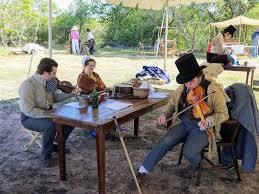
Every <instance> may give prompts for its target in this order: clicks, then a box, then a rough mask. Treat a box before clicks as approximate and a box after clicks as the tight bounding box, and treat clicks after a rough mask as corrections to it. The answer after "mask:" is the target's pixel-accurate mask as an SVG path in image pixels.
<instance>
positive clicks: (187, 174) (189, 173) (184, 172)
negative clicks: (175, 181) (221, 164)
mask: <svg viewBox="0 0 259 194" xmlns="http://www.w3.org/2000/svg"><path fill="white" fill-rule="evenodd" d="M197 174H198V168H193V167H191V166H187V167H185V168H183V169H181V170H180V171H179V176H180V177H183V178H187V179H191V178H193V177H195V176H197Z"/></svg>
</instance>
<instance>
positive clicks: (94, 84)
mask: <svg viewBox="0 0 259 194" xmlns="http://www.w3.org/2000/svg"><path fill="white" fill-rule="evenodd" d="M82 64H83V66H84V69H83V72H82V73H80V74H79V76H78V78H77V84H78V87H79V88H81V89H82V91H83V92H84V93H86V94H90V93H92V92H93V90H94V88H96V90H97V91H102V90H105V89H106V86H105V84H104V83H103V81H102V79H101V77H100V76H99V75H98V74H97V73H95V72H94V69H95V67H96V62H95V60H94V59H91V58H90V57H88V56H85V57H84V58H83V60H82Z"/></svg>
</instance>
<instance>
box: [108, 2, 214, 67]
mask: <svg viewBox="0 0 259 194" xmlns="http://www.w3.org/2000/svg"><path fill="white" fill-rule="evenodd" d="M211 1H212V0H106V2H107V3H109V4H113V5H120V4H122V5H123V6H124V7H131V8H139V9H152V10H163V9H164V10H165V46H164V47H165V52H164V69H166V65H167V37H168V8H169V7H173V6H176V5H188V4H192V3H194V4H200V3H208V2H211ZM163 21H164V20H163ZM162 27H163V26H162ZM162 27H161V30H162Z"/></svg>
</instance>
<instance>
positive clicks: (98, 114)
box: [52, 97, 169, 193]
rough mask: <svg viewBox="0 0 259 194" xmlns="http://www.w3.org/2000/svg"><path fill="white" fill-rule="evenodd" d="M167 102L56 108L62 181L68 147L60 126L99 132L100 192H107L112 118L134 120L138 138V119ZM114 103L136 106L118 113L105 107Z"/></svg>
mask: <svg viewBox="0 0 259 194" xmlns="http://www.w3.org/2000/svg"><path fill="white" fill-rule="evenodd" d="M168 100H169V97H167V98H165V99H148V98H147V99H123V100H122V99H116V100H115V99H108V100H107V101H106V102H104V103H101V104H100V105H99V107H98V109H92V107H91V106H89V107H88V108H87V109H86V108H81V109H79V108H75V107H71V106H67V105H63V106H61V107H59V108H57V109H54V110H53V112H52V115H53V116H54V118H53V120H54V122H55V124H56V129H57V136H58V143H59V148H60V149H59V153H58V156H59V169H60V179H61V180H66V159H65V144H64V138H63V136H64V132H63V130H62V127H61V126H62V124H66V125H70V126H75V127H81V128H88V129H89V128H90V129H91V128H95V129H96V132H97V136H96V153H97V166H98V181H99V193H105V133H107V132H108V131H110V130H111V129H112V128H113V127H115V125H114V123H113V119H112V118H113V117H114V116H116V117H117V120H118V122H119V124H122V123H125V122H127V121H130V120H133V119H134V134H135V135H138V125H139V117H140V116H141V115H144V114H146V113H148V112H150V111H152V110H154V109H157V108H159V107H161V106H163V105H165V104H167V102H168ZM115 101H119V102H128V103H132V104H133V105H132V106H130V107H128V108H125V109H122V110H120V111H115V110H112V109H108V108H106V107H104V105H105V104H107V103H112V102H115Z"/></svg>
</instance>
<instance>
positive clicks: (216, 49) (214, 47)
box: [207, 25, 236, 65]
mask: <svg viewBox="0 0 259 194" xmlns="http://www.w3.org/2000/svg"><path fill="white" fill-rule="evenodd" d="M235 31H236V28H235V27H234V26H232V25H230V26H229V27H227V28H226V29H224V30H223V32H222V33H221V32H219V33H218V35H217V36H215V37H214V38H213V39H212V41H211V42H210V44H209V47H208V51H207V61H208V62H209V63H223V64H224V65H230V64H231V61H232V57H231V56H230V55H229V54H228V53H227V50H225V49H224V48H223V46H224V42H225V41H226V40H227V39H229V38H230V37H233V34H234V33H235Z"/></svg>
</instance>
